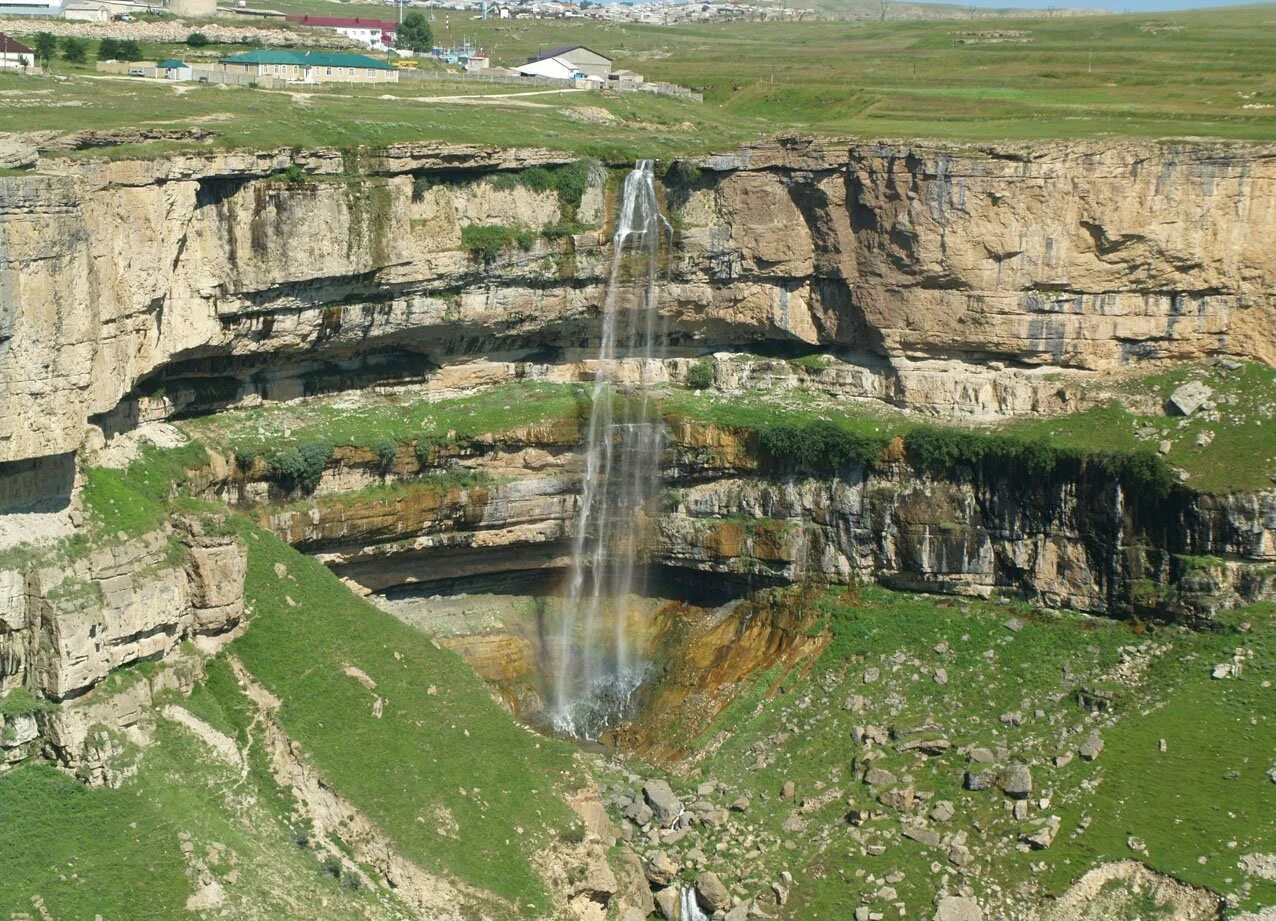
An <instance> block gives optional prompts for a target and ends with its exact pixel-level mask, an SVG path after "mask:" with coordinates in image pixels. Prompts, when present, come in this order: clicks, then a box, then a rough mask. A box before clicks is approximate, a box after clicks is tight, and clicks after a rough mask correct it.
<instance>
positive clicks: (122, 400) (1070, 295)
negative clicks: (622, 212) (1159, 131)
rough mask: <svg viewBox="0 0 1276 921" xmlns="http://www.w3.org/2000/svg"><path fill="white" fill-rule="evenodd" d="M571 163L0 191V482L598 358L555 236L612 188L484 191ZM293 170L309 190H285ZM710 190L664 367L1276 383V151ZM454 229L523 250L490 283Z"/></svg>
mask: <svg viewBox="0 0 1276 921" xmlns="http://www.w3.org/2000/svg"><path fill="white" fill-rule="evenodd" d="M561 162H563V158H562V157H561V156H557V155H555V154H552V153H549V152H546V151H539V150H528V151H517V150H515V151H500V150H491V149H484V148H476V147H454V148H452V147H428V148H411V147H402V148H392V149H390V150H388V151H382V152H379V153H378V154H377V155H376V156H367V157H354V156H352V155H344V156H343V155H341V154H338V153H336V152H332V151H314V152H305V153H300V154H292V153H290V152H283V151H280V152H270V153H256V154H249V153H244V154H218V155H211V154H210V155H207V156H196V155H184V156H177V157H172V158H161V159H157V160H154V161H146V162H141V161H124V162H106V161H92V160H76V161H68V160H45V161H41V163H40V165H39V166H38V167H37V169H36V170H35V171H33V172H32V173H31V174H30V175H21V176H6V177H2V178H0V390H3V392H4V393H5V394H6V399H5V401H4V402H3V404H2V405H0V464H4V463H12V462H16V461H24V460H29V459H32V458H39V457H50V456H54V455H60V454H67V453H68V452H72V451H75V450H76V449H77V448H78V447H79V445H80V444H81V442H82V440H83V438H84V435H85V427H86V424H87V423H88V422H89V420H96V421H97V422H98V423H99V424H100V425H101V426H102V427H103V428H105V429H107V430H108V432H109V430H112V429H115V428H121V427H127V426H128V425H130V424H132V423H133V422H134V421H136V420H137V419H138V418H152V417H160V416H165V415H170V414H172V413H175V412H181V411H184V410H185V411H192V410H198V409H200V408H202V407H208V406H217V405H224V404H225V403H227V402H229V401H232V400H235V399H239V398H243V397H244V396H246V395H253V394H258V395H261V396H265V397H267V398H275V397H286V396H290V395H295V394H297V393H301V392H313V391H316V390H322V389H325V388H336V387H341V386H350V385H352V384H353V385H357V384H359V383H361V382H367V381H375V380H387V379H398V380H403V379H414V380H422V379H429V378H430V377H431V376H432V375H434V374H436V373H437V369H438V368H439V366H441V365H446V364H448V363H451V362H455V361H458V360H461V359H465V358H469V357H473V356H476V355H485V356H493V355H500V354H506V355H522V356H525V357H526V356H540V358H541V360H549V361H558V360H561V359H563V358H564V357H570V356H571V355H573V354H575V352H576V350H578V349H581V348H587V347H589V346H590V345H591V343H593V342H594V340H595V339H596V337H597V332H598V330H597V323H598V316H599V304H600V301H601V298H602V277H603V274H604V268H605V266H606V265H607V262H608V259H609V253H608V251H607V250H608V245H607V244H606V242H605V234H604V233H602V232H595V231H585V232H574V233H572V232H570V231H579V229H580V228H579V224H583V225H586V226H588V225H593V226H601V225H602V224H603V223H604V214H605V210H606V198H607V194H606V182H605V174H604V173H603V172H601V171H599V172H597V173H596V174H595V177H594V182H593V183H592V184H591V186H590V188H589V190H588V191H587V192H586V194H585V197H584V199H583V200H582V202H581V203H580V206H579V208H578V209H577V212H576V219H577V221H578V222H579V224H578V225H574V226H569V227H567V228H566V229H565V230H564V229H563V227H562V225H561V224H560V221H561V219H562V218H563V215H564V212H563V209H562V203H561V202H559V201H558V200H557V198H556V195H555V193H553V192H552V191H535V190H533V189H532V188H528V187H524V186H521V185H519V184H517V183H510V182H492V181H490V177H491V175H492V173H493V172H494V171H510V170H516V169H519V168H522V167H526V166H531V165H540V164H554V163H561ZM292 163H296V164H297V165H299V166H301V167H302V169H303V170H306V171H307V172H308V173H310V174H312V178H311V179H310V180H309V181H307V182H303V183H295V182H287V181H283V180H282V179H281V178H279V174H280V172H281V171H282V170H284V168H285V167H287V166H289V165H290V164H292ZM702 167H703V168H702V169H701V171H700V172H699V174H698V176H696V175H692V176H691V177H690V178H688V177H687V176H685V175H684V178H683V180H682V182H683V184H681V185H671V186H670V187H669V188H668V189H666V193H667V198H668V205H669V209H670V211H671V213H672V214H673V216H674V217H675V219H676V221H677V224H678V227H679V233H678V240H677V243H676V250H675V252H674V253H673V255H672V264H671V283H670V286H669V290H668V296H667V297H666V300H665V308H664V309H665V313H666V314H667V317H668V321H669V324H670V330H671V334H672V338H673V341H674V343H675V346H681V347H684V348H686V349H688V350H690V351H697V350H700V351H711V350H716V349H732V348H754V349H761V350H766V349H790V350H792V349H799V350H801V349H813V348H817V349H834V350H845V351H846V353H847V354H852V353H853V354H857V355H862V356H867V357H868V359H869V364H870V365H873V364H875V365H876V366H878V367H879V368H882V369H884V370H883V372H882V373H883V379H884V380H887V383H888V385H889V387H888V389H891V391H892V393H893V395H894V398H895V399H896V400H902V401H905V402H908V401H910V400H916V401H917V402H918V403H919V405H923V406H930V404H932V403H934V404H936V405H935V406H931V408H932V409H934V408H938V409H942V406H939V405H938V404H942V403H944V402H945V401H954V402H960V401H961V400H962V399H964V397H963V395H962V388H961V386H959V385H948V384H944V383H942V382H940V381H941V380H942V379H952V378H955V379H957V380H960V379H961V378H962V376H963V375H964V374H966V371H967V369H969V368H974V367H978V369H979V376H978V377H977V382H976V387H975V389H980V388H983V389H984V390H985V391H987V390H988V389H990V388H991V389H996V388H997V387H1003V388H1004V387H1005V386H1006V382H1005V381H1003V380H1002V379H1001V378H1000V377H998V375H1001V374H1012V373H1016V372H1018V373H1022V371H1023V370H1024V369H1026V368H1033V367H1040V368H1050V369H1063V370H1069V371H1080V370H1085V369H1092V370H1093V369H1111V368H1115V367H1119V366H1122V365H1127V364H1130V363H1133V362H1137V361H1141V360H1146V359H1154V358H1167V357H1168V358H1181V357H1190V356H1199V355H1204V354H1215V353H1220V354H1221V353H1226V354H1234V355H1241V356H1246V357H1250V358H1257V359H1261V360H1265V361H1272V360H1276V307H1274V306H1273V300H1274V295H1273V292H1274V291H1276V149H1273V148H1271V147H1270V146H1256V145H1250V146H1222V145H1212V146H1205V145H1171V144H1129V143H1113V144H1106V145H1099V144H1058V145H1050V146H1049V147H1045V148H1042V149H1040V150H1028V149H1022V148H1018V147H1002V148H979V149H969V150H963V151H957V152H954V151H947V150H938V149H934V148H928V147H925V146H923V145H899V146H895V145H878V144H872V145H833V144H830V143H827V142H825V143H823V144H821V145H813V144H807V143H801V142H787V143H784V144H772V145H764V146H760V147H758V148H754V149H750V150H747V151H742V152H740V153H738V154H735V155H731V156H727V157H716V158H709V159H708V160H706V161H704V163H703V164H702ZM687 172H689V171H682V173H683V174H685V173H687ZM474 225H480V226H501V227H514V226H517V227H521V228H526V229H528V230H530V231H532V232H533V233H540V235H539V236H537V237H536V238H535V240H534V242H530V243H529V245H528V247H527V248H526V249H523V248H521V247H520V246H517V245H516V246H511V247H509V248H507V249H506V250H504V251H502V252H501V253H500V254H499V255H497V256H495V257H493V258H490V259H487V258H483V257H481V256H478V255H476V254H474V253H473V252H471V251H470V249H468V248H467V246H466V244H465V242H464V241H463V239H462V234H463V230H464V228H466V227H469V226H474ZM554 228H557V229H554ZM550 229H554V232H552V233H541V232H542V231H546V230H550ZM918 362H920V363H922V365H921V367H920V369H919V367H918V366H917V364H916V363H918ZM928 362H929V363H932V364H927V363H928ZM942 362H949V363H948V364H942ZM1003 363H1005V364H1008V365H1009V366H1010V367H1009V368H1007V369H1005V370H1004V371H1003V369H1001V367H1000V365H1001V364H1003ZM917 374H922V375H923V377H922V378H918V377H917V376H916V375H917ZM926 375H929V377H926ZM919 380H920V381H921V384H918V383H917V381H919ZM901 382H902V383H901ZM910 382H911V383H910ZM1000 402H1001V403H1002V404H1004V406H1005V407H1008V408H1010V409H1011V410H1012V411H1013V410H1015V409H1016V408H1018V409H1039V408H1043V407H1044V408H1050V407H1049V406H1048V405H1047V404H1048V403H1049V401H1044V402H1043V400H1042V399H1041V398H1040V395H1039V394H1036V393H1035V391H1034V392H1032V393H1030V394H1029V395H1028V396H1023V397H1020V396H1012V397H1009V398H1005V399H1002V400H1001V401H1000Z"/></svg>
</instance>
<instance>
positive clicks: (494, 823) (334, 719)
mask: <svg viewBox="0 0 1276 921" xmlns="http://www.w3.org/2000/svg"><path fill="white" fill-rule="evenodd" d="M246 540H247V542H248V545H249V558H248V559H249V563H248V578H247V586H246V591H247V596H248V600H249V603H250V604H251V605H252V609H253V618H252V623H251V626H250V628H249V629H248V631H247V632H246V633H245V634H244V636H243V637H242V638H240V639H239V640H237V641H236V642H235V644H234V646H233V647H232V651H233V652H234V654H235V655H237V656H239V657H240V659H241V661H242V662H243V663H244V665H245V666H246V667H247V668H248V669H249V671H250V672H252V674H253V675H254V676H255V677H256V678H257V679H258V680H259V681H260V682H261V683H262V684H263V685H265V686H266V688H267V689H268V690H270V691H271V692H272V693H273V694H275V695H276V696H277V697H279V698H280V699H281V700H282V701H283V706H282V707H281V709H280V710H279V714H278V716H279V719H280V722H281V723H282V725H283V727H284V729H285V730H286V731H287V733H288V734H289V736H290V737H291V738H293V739H294V740H296V741H297V742H298V743H300V745H301V747H302V750H303V752H304V753H305V756H306V757H307V758H308V759H309V760H310V761H311V762H312V763H313V764H314V765H315V767H316V768H317V769H318V771H319V773H320V775H321V776H322V777H323V778H324V780H325V782H326V783H327V784H329V785H330V786H331V787H332V788H333V789H335V790H336V791H337V792H338V793H340V794H341V795H343V796H344V797H346V798H347V799H348V800H349V801H350V802H352V803H353V804H354V805H355V806H356V807H357V808H359V809H360V810H361V811H362V812H363V813H364V815H366V816H367V817H368V818H369V819H371V820H372V822H373V823H374V824H375V825H376V826H377V827H378V828H380V829H381V830H382V831H383V832H385V833H386V834H388V835H389V836H390V837H391V838H392V839H393V840H394V842H395V844H396V845H397V847H398V848H399V850H400V852H401V853H402V854H403V855H404V856H405V857H407V858H408V859H410V860H413V861H415V862H416V863H417V864H419V865H420V866H421V867H423V868H425V869H427V870H432V871H436V872H442V873H446V874H449V875H451V876H453V877H455V878H459V879H461V880H464V881H465V882H468V883H470V884H472V885H474V886H478V887H481V888H484V889H487V890H490V891H491V892H494V893H496V894H497V895H498V896H501V897H502V898H505V899H507V900H509V901H510V902H512V903H517V904H518V905H519V906H520V909H521V910H523V911H525V912H526V913H527V915H528V916H535V915H538V914H546V913H548V910H549V907H550V906H549V903H548V900H547V896H546V894H545V892H544V890H543V887H542V886H541V883H540V881H539V879H538V878H537V876H536V875H535V873H534V872H533V870H532V869H531V866H530V864H529V858H530V856H531V855H532V854H534V853H535V852H536V851H538V850H540V849H542V848H543V847H545V846H547V845H549V844H551V843H552V841H553V839H554V837H555V836H557V835H560V834H568V833H570V831H571V830H572V829H573V828H576V827H577V822H576V820H575V818H574V816H573V814H572V813H571V812H570V810H569V809H568V807H567V805H566V803H565V802H564V800H563V799H562V797H561V795H560V793H561V791H562V790H564V789H566V788H569V787H572V786H574V785H578V784H579V782H580V778H579V777H578V776H577V774H576V769H575V766H574V762H573V749H572V748H571V747H570V746H567V745H566V744H563V743H559V742H554V741H551V740H548V739H544V738H541V737H540V736H537V735H535V734H533V733H531V732H530V731H529V730H526V729H523V728H522V727H520V726H518V725H517V724H515V723H514V721H513V719H512V718H511V717H510V716H509V714H507V713H506V712H505V711H504V710H503V709H501V707H500V705H499V704H498V703H496V701H495V700H494V699H493V698H492V696H491V695H490V693H489V692H488V689H487V687H486V686H485V685H484V684H483V682H482V681H481V680H480V679H479V678H478V677H477V676H476V675H475V674H474V673H473V671H471V670H470V668H469V667H468V666H467V665H466V664H465V663H464V662H463V661H462V660H461V659H460V658H459V657H458V656H457V655H455V654H454V653H452V652H448V651H445V650H442V649H439V648H437V647H436V646H435V645H434V644H433V643H432V642H431V641H430V639H429V638H428V637H426V636H424V635H423V634H422V633H420V632H419V631H417V630H414V629H412V628H411V627H409V626H406V625H405V624H403V623H401V622H399V621H398V620H396V619H395V618H394V617H392V616H391V615H389V614H386V613H384V612H382V611H380V610H378V609H377V608H375V607H373V606H372V605H370V604H368V603H367V602H365V601H363V600H362V599H359V598H357V597H356V596H354V595H353V594H351V593H350V591H349V590H348V589H346V588H345V586H344V585H342V584H341V582H340V581H339V580H338V579H337V578H336V576H334V575H332V573H331V572H329V571H328V570H327V569H325V568H324V567H323V566H322V565H320V564H319V563H317V562H315V561H313V560H311V559H310V558H308V557H305V556H303V555H302V554H300V553H298V552H296V551H295V550H293V549H292V548H291V547H289V546H288V545H286V544H284V543H283V542H281V541H279V540H277V539H276V538H274V537H272V536H270V535H268V534H265V533H262V532H259V531H257V530H248V531H247V532H246ZM276 564H280V565H282V566H283V567H285V568H286V570H287V574H286V575H285V576H284V578H282V579H281V578H280V577H279V576H278V575H277V574H276V571H275V566H276ZM347 665H353V666H355V667H357V668H358V669H360V670H361V671H362V672H363V673H364V674H366V675H368V676H369V677H370V678H371V679H372V680H373V681H374V682H375V683H376V688H375V690H373V689H369V688H368V687H366V686H365V685H364V684H363V683H361V682H360V681H359V680H357V679H356V678H354V677H351V676H350V675H349V674H348V673H347V672H346V667H347ZM377 698H381V699H382V702H383V703H382V706H383V712H382V715H381V716H379V717H378V716H374V714H373V706H374V703H375V701H376V699H377Z"/></svg>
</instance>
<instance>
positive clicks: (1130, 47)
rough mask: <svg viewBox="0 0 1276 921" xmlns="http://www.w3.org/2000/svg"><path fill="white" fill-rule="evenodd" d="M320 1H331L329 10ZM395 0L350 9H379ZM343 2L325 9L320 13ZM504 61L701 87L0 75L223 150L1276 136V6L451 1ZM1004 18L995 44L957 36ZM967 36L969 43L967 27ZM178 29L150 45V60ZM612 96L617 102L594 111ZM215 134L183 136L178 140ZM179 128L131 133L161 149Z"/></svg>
mask: <svg viewBox="0 0 1276 921" xmlns="http://www.w3.org/2000/svg"><path fill="white" fill-rule="evenodd" d="M325 9H327V7H325ZM385 9H386V8H385V7H378V6H369V7H366V8H364V7H358V6H353V5H349V4H343V5H342V6H341V11H342V12H348V13H350V14H357V13H364V14H374V15H383V14H384V11H385ZM327 11H328V12H331V10H327ZM435 28H436V33H437V35H438V38H439V40H440V41H444V42H446V41H460V40H461V39H463V38H469V39H472V40H474V41H476V42H477V43H478V44H479V45H480V46H482V47H484V48H485V49H487V50H489V51H490V52H491V53H492V55H493V57H494V59H495V61H496V63H498V64H506V65H510V64H518V63H520V62H522V61H524V60H526V58H527V57H528V56H529V55H532V54H534V53H536V52H537V50H539V49H542V48H546V47H551V46H554V45H559V44H573V43H580V44H585V45H588V46H590V47H592V48H595V49H596V50H598V51H601V52H603V53H606V54H608V55H611V56H613V57H615V58H616V60H617V64H618V66H622V67H629V68H632V69H636V70H639V71H641V72H642V73H643V74H644V75H645V76H646V77H647V78H648V79H650V80H666V81H672V82H676V83H679V84H683V85H685V86H689V87H692V88H693V89H696V90H698V91H701V92H703V93H704V95H705V101H704V103H703V104H700V103H694V102H684V101H680V100H676V99H671V98H663V97H662V98H649V97H646V96H643V97H641V98H636V97H635V96H634V95H626V96H624V97H616V96H614V95H610V94H599V93H593V92H571V91H567V92H563V91H557V90H552V89H551V90H546V89H545V88H543V87H527V88H520V87H518V86H517V85H505V84H492V85H487V84H481V85H474V84H461V83H447V82H442V83H439V82H429V83H425V84H421V83H415V82H413V83H408V82H403V83H400V84H398V85H395V86H384V85H381V86H368V87H348V86H341V85H334V86H327V87H323V86H317V87H306V88H305V92H304V93H303V92H296V91H267V90H261V89H249V88H234V89H218V88H215V87H208V86H190V85H186V86H178V87H174V86H171V85H164V84H162V83H157V82H152V81H142V80H137V79H132V80H130V79H128V78H110V77H105V76H103V75H98V74H96V73H95V72H94V71H93V70H92V69H91V68H85V67H81V68H70V67H69V66H68V65H66V64H65V63H62V62H58V63H56V64H55V70H56V71H58V72H60V73H62V74H63V75H65V76H67V77H68V79H65V80H61V81H58V82H52V81H48V80H42V79H34V78H28V77H19V76H14V75H0V100H2V101H0V128H3V129H4V130H12V131H30V130H57V129H65V130H68V131H69V130H76V129H83V128H124V127H136V126H161V125H162V126H164V127H167V128H173V127H180V126H183V125H186V126H190V127H199V128H202V129H205V130H207V131H211V132H212V134H213V140H212V141H211V143H212V144H213V145H215V146H217V147H223V148H225V147H229V148H268V147H283V146H289V147H295V146H301V147H305V146H315V145H325V146H338V147H349V146H357V145H383V144H389V143H394V142H400V141H444V142H458V143H486V144H496V145H502V146H513V145H520V146H526V145H544V146H551V147H555V148H560V149H567V150H571V151H576V152H581V153H590V154H594V155H601V156H605V157H611V158H617V159H629V158H632V157H635V156H639V155H643V156H650V155H657V156H671V155H676V154H679V153H703V152H708V151H713V150H723V149H729V148H731V147H733V146H736V145H738V144H741V143H746V142H748V141H750V140H756V139H757V138H758V137H759V136H770V135H776V134H792V133H803V134H826V135H837V136H858V137H865V138H873V137H921V138H931V139H937V140H952V141H954V142H977V141H997V140H1031V139H1042V140H1045V139H1062V138H1101V137H1131V138H1158V137H1203V138H1218V139H1229V140H1268V141H1269V140H1273V139H1276V42H1272V41H1271V40H1270V36H1271V34H1272V33H1273V30H1274V29H1276V8H1273V7H1272V6H1250V7H1235V8H1230V9H1224V10H1210V11H1201V12H1188V13H1175V14H1156V15H1152V14H1148V15H1126V16H1086V17H1071V18H1061V19H1049V18H1045V19H1043V18H1036V19H995V20H990V19H981V20H976V21H969V20H950V21H905V22H829V21H823V22H809V23H736V24H725V25H701V26H678V27H665V26H647V25H630V24H603V23H592V22H570V21H557V20H553V21H551V20H545V21H539V20H516V21H508V20H507V21H505V22H501V21H497V20H491V21H488V22H482V21H480V20H477V19H472V18H470V17H469V16H468V15H467V16H464V17H463V16H461V15H459V14H449V15H448V16H440V18H439V20H438V21H436V23H435ZM988 31H1002V32H1006V31H1010V32H1019V33H1026V36H1025V37H1026V38H1028V39H1030V41H1029V42H1028V43H1026V44H1023V43H996V42H990V41H989V40H988V38H987V37H986V36H985V37H978V36H976V37H975V38H974V41H973V43H970V40H971V37H970V36H969V35H967V36H958V35H956V33H963V32H964V33H970V32H988ZM958 38H961V39H962V40H963V41H965V42H967V43H963V44H957V43H955V39H958ZM183 50H184V46H173V45H158V44H148V45H146V46H145V47H144V51H145V53H146V54H147V55H148V56H151V57H156V58H158V57H164V56H170V55H173V54H179V53H181V52H183ZM599 110H605V111H602V112H600V111H599ZM196 143H198V144H203V143H206V142H181V145H180V146H186V147H189V146H191V145H192V144H196ZM173 146H174V145H173V144H172V143H165V144H148V145H146V146H145V147H143V148H134V147H130V148H123V149H117V150H115V151H114V152H113V154H112V155H113V156H127V155H136V154H139V153H142V154H146V153H159V152H162V151H164V150H166V149H172V147H173Z"/></svg>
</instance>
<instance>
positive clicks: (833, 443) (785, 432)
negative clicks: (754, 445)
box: [758, 420, 887, 470]
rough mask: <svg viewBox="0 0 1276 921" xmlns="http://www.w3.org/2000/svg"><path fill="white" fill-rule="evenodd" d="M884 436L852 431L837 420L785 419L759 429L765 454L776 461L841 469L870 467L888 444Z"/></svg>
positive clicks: (759, 436)
mask: <svg viewBox="0 0 1276 921" xmlns="http://www.w3.org/2000/svg"><path fill="white" fill-rule="evenodd" d="M886 442H887V438H886V436H884V435H867V434H862V433H860V432H852V431H849V430H848V429H845V428H842V427H841V426H839V425H837V424H836V423H834V422H827V421H824V420H817V421H814V422H808V423H797V422H781V423H779V424H777V425H772V426H769V427H767V428H764V429H762V430H761V431H760V432H758V444H759V446H760V447H761V448H762V453H763V457H764V458H765V459H766V460H768V461H770V462H771V463H773V464H780V465H785V466H788V465H798V466H804V467H810V468H812V469H816V470H819V469H826V470H828V469H837V468H839V467H844V466H846V465H847V464H863V465H865V466H870V465H872V463H873V462H874V461H875V460H876V459H877V457H878V455H880V454H881V453H882V449H883V448H885V447H886Z"/></svg>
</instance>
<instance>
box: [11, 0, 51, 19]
mask: <svg viewBox="0 0 1276 921" xmlns="http://www.w3.org/2000/svg"><path fill="white" fill-rule="evenodd" d="M61 15H62V0H11V2H8V3H0V16H6V17H8V16H32V17H33V16H48V17H53V16H61Z"/></svg>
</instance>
